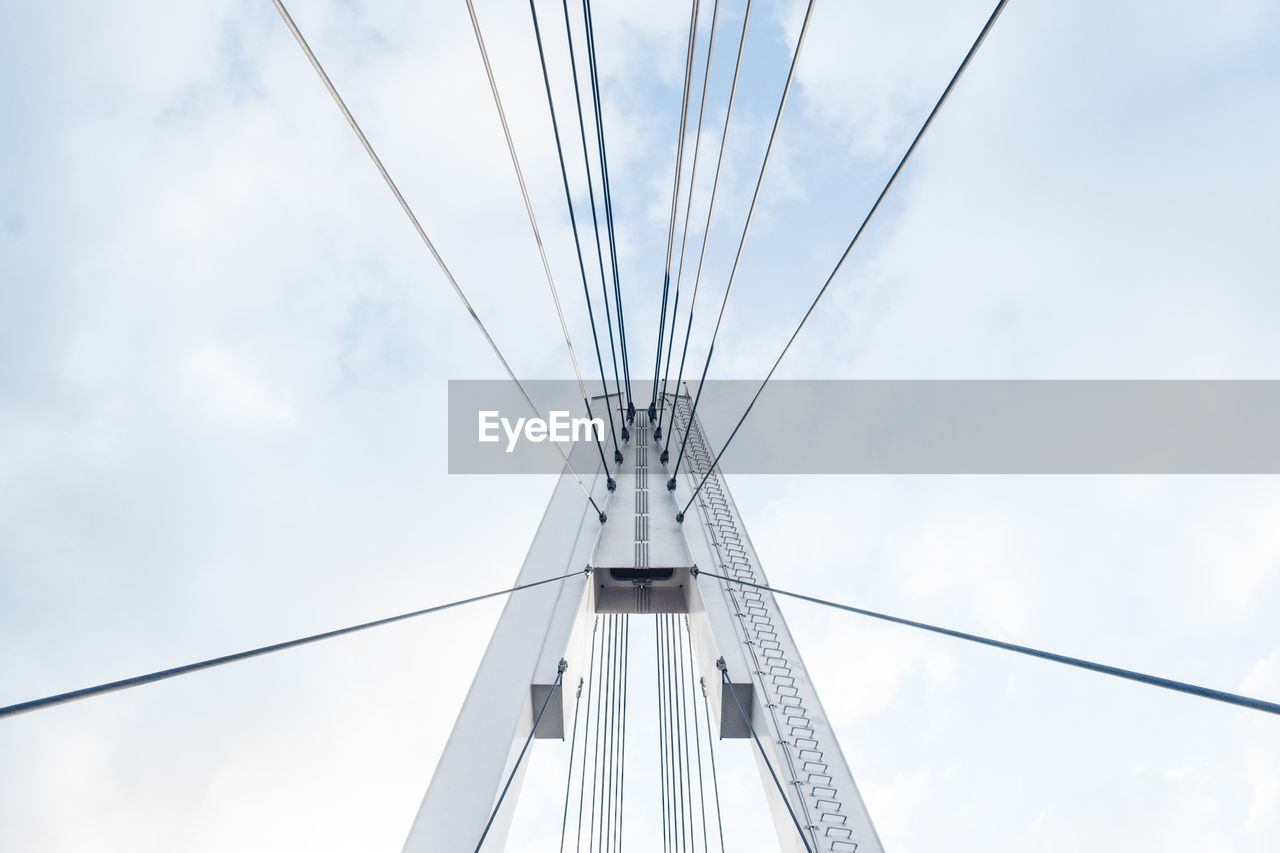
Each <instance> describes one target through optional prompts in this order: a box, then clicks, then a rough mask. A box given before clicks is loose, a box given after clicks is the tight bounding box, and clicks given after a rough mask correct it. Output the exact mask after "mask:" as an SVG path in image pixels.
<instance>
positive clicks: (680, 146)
mask: <svg viewBox="0 0 1280 853" xmlns="http://www.w3.org/2000/svg"><path fill="white" fill-rule="evenodd" d="M699 6H700V3H699V0H693V3H692V4H691V9H690V12H689V48H688V53H687V55H686V57H685V61H684V94H683V96H682V97H681V100H680V134H679V135H678V136H677V137H676V174H675V178H674V180H673V181H672V186H671V224H670V225H668V226H667V260H666V264H665V266H664V267H663V272H662V310H661V312H660V313H659V314H658V348H657V351H656V352H655V353H654V354H653V390H652V391H651V392H650V396H649V399H650V401H651V402H650V403H649V419H650V420H652V419H653V418H654V415H655V413H656V409H655V406H656V405H657V400H658V373H659V369H660V368H661V367H662V335H663V332H664V331H666V328H667V295H668V293H669V292H670V288H671V253H672V250H673V249H674V248H675V242H676V214H677V212H678V211H679V208H680V173H681V171H682V168H683V165H684V139H685V129H686V127H687V126H688V122H689V89H690V87H691V86H692V84H693V54H694V48H695V46H696V45H697V40H698V9H699Z"/></svg>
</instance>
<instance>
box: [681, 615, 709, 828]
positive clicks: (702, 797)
mask: <svg viewBox="0 0 1280 853" xmlns="http://www.w3.org/2000/svg"><path fill="white" fill-rule="evenodd" d="M684 630H685V633H686V634H688V633H689V617H688V616H686V617H685V618H684ZM689 657H690V660H689V683H690V684H691V685H692V684H693V683H694V681H693V679H695V678H697V675H696V673H694V671H693V660H692V658H693V637H692V636H690V637H689ZM693 704H694V705H697V704H698V701H697V696H696V695H695V696H694V698H693ZM693 745H694V751H695V752H696V754H697V756H698V810H699V812H700V814H701V817H702V849H703V850H710V849H711V843H710V842H709V841H708V840H707V792H706V788H705V787H704V786H703V782H702V731H701V727H700V726H699V725H698V709H697V708H694V709H693Z"/></svg>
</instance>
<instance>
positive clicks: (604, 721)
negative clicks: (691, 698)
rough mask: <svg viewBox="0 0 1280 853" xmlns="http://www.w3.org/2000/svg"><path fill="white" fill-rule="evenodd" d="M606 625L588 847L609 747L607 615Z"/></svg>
mask: <svg viewBox="0 0 1280 853" xmlns="http://www.w3.org/2000/svg"><path fill="white" fill-rule="evenodd" d="M604 626H605V639H604V640H603V641H602V645H601V647H600V652H601V657H600V677H601V682H600V692H599V694H597V696H596V712H597V713H596V757H595V765H594V766H593V767H592V769H591V823H590V826H589V830H588V832H587V846H588V847H590V846H591V842H592V840H593V839H594V838H595V835H596V802H597V800H598V799H599V797H597V795H596V794H597V789H599V788H602V787H603V785H604V782H603V780H602V779H601V778H600V768H602V767H603V766H604V764H605V761H606V760H607V752H608V749H609V740H608V734H607V732H608V726H609V702H608V698H607V695H608V693H609V691H610V689H611V684H612V679H610V678H609V677H608V675H607V672H608V668H609V661H611V660H612V655H613V621H612V620H611V619H610V618H609V617H607V616H606V617H605V623H604ZM602 729H603V730H604V731H605V732H606V735H605V739H604V752H601V740H600V732H601V730H602ZM600 822H601V823H603V822H604V812H603V810H602V811H601V813H600ZM597 848H598V845H597Z"/></svg>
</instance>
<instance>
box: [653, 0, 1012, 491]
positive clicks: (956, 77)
mask: <svg viewBox="0 0 1280 853" xmlns="http://www.w3.org/2000/svg"><path fill="white" fill-rule="evenodd" d="M1008 2H1009V0H1000V2H999V3H997V4H996V8H995V10H994V11H992V13H991V17H989V18H988V19H987V23H986V24H985V25H984V26H983V28H982V32H980V33H978V37H977V38H976V39H975V40H974V42H973V45H972V46H971V47H970V48H969V52H968V53H966V54H965V57H964V61H963V62H961V63H960V67H959V68H957V69H956V73H955V74H953V75H952V76H951V81H950V82H949V83H947V87H946V88H945V89H943V90H942V96H941V97H939V98H938V102H937V103H936V104H934V105H933V109H932V110H930V111H929V116H928V118H926V119H925V120H924V124H923V125H921V126H920V130H919V131H918V132H917V133H916V135H915V138H914V139H913V140H911V145H909V146H908V147H907V151H906V153H905V154H903V155H902V159H901V160H899V161H898V166H897V168H895V169H894V170H893V174H892V175H890V176H889V180H888V181H887V182H886V183H885V185H884V189H882V190H880V195H878V196H877V197H876V200H875V204H873V205H871V209H870V210H868V211H867V215H866V216H865V217H863V219H862V224H861V225H859V226H858V230H857V231H856V232H855V233H854V235H853V239H852V240H850V241H849V245H848V246H846V247H845V250H844V254H842V255H841V256H840V260H839V261H837V262H836V265H835V268H834V269H832V270H831V275H829V276H827V280H826V282H824V283H823V285H822V287H821V288H820V289H819V290H818V295H817V296H815V297H814V298H813V302H812V303H811V304H810V305H809V310H808V311H805V312H804V317H802V318H801V319H800V325H798V326H796V330H795V331H794V332H792V333H791V337H790V338H789V339H788V340H787V343H786V345H785V346H784V347H783V348H782V352H780V353H779V354H778V358H777V360H776V361H774V363H773V367H771V368H769V373H768V375H767V376H765V378H764V381H763V382H761V383H760V387H759V388H757V389H756V393H755V395H754V396H753V397H752V398H751V402H750V403H748V404H747V408H746V411H744V412H743V413H742V417H740V418H738V423H737V424H736V425H735V426H734V428H733V432H731V433H729V438H728V439H727V440H726V441H725V443H724V445H723V446H721V448H720V452H719V453H717V454H716V458H715V460H714V461H712V463H711V466H710V467H709V468H707V473H706V474H704V475H703V477H702V481H701V482H699V483H698V487H697V488H696V489H694V490H693V494H692V495H691V496H690V497H689V503H687V504H685V507H684V509H683V510H681V511H680V515H682V516H683V515H684V513H686V512H688V511H689V506H690V505H691V504H692V503H693V499H694V497H696V496H697V494H698V492H699V491H700V490H701V489H702V485H703V483H706V482H707V478H708V477H710V476H711V472H712V471H714V470H715V467H716V463H718V462H719V461H720V457H721V456H723V455H724V452H725V450H726V449H727V448H728V447H729V443H730V442H732V441H733V437H734V436H735V435H737V434H738V430H739V429H741V427H742V424H743V422H744V421H746V419H747V415H749V414H751V408H752V407H753V406H754V405H755V404H756V400H758V399H760V394H761V392H763V391H764V388H765V386H766V385H768V384H769V380H770V379H772V378H773V374H774V372H775V371H776V370H777V369H778V365H779V364H782V359H783V358H785V357H786V355H787V351H788V350H790V349H791V345H792V344H793V343H795V340H796V338H797V337H798V336H799V335H800V330H801V329H803V328H804V325H805V323H807V322H809V317H810V316H811V315H812V314H813V309H815V308H817V307H818V301H819V300H820V299H822V296H823V294H825V293H826V292H827V288H828V287H830V286H831V282H832V281H834V280H835V277H836V275H837V274H838V273H839V272H840V268H841V267H843V266H844V262H845V261H846V260H847V259H848V257H849V253H850V252H852V251H853V247H854V245H855V244H856V243H857V242H858V238H860V237H861V236H862V232H863V231H865V230H866V228H867V224H868V223H870V222H871V217H873V216H875V214H876V211H877V210H879V209H880V203H881V202H883V201H884V198H885V196H886V195H888V193H889V189H890V188H891V187H892V186H893V184H894V182H895V181H896V180H897V179H898V175H900V174H901V173H902V169H903V167H904V166H906V165H907V161H908V160H909V159H911V155H912V153H914V152H915V150H916V146H917V145H919V144H920V140H921V139H922V138H924V134H925V131H927V130H928V129H929V126H930V125H931V124H933V120H934V118H935V117H936V116H937V115H938V111H939V110H941V109H942V105H943V104H945V103H946V102H947V98H949V97H950V96H951V90H952V89H954V88H955V86H956V83H958V82H959V81H960V77H961V76H962V75H963V74H964V72H965V69H967V68H968V67H969V63H970V62H971V61H972V60H973V57H974V55H975V54H977V52H978V48H979V47H981V46H982V43H983V42H984V41H986V38H987V34H988V33H990V32H991V28H992V27H993V26H995V23H996V20H997V19H998V18H999V17H1000V13H1001V12H1003V11H1004V7H1005V4H1007V3H1008ZM714 344H715V338H714V337H713V338H712V345H714ZM707 358H708V361H709V360H710V354H708V356H707ZM703 379H704V380H705V379H706V371H705V370H704V371H703ZM698 393H699V395H701V393H702V388H701V387H699V388H698ZM697 405H698V404H697V401H696V400H695V401H694V409H695V410H696V409H697ZM692 420H693V418H692V416H691V417H690V421H691V422H692ZM683 449H684V446H683V445H681V450H683ZM673 479H674V478H673Z"/></svg>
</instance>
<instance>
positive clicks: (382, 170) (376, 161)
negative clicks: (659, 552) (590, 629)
mask: <svg viewBox="0 0 1280 853" xmlns="http://www.w3.org/2000/svg"><path fill="white" fill-rule="evenodd" d="M271 2H272V3H273V4H274V5H275V7H276V11H278V12H279V13H280V17H281V18H282V19H283V20H284V22H285V25H286V26H287V27H288V28H289V32H291V33H292V34H293V38H294V40H295V41H297V42H298V46H299V47H301V48H302V52H303V53H304V54H306V56H307V60H308V61H309V62H310V63H311V67H312V68H314V69H315V72H316V74H317V75H319V77H320V81H321V82H322V83H324V86H325V88H326V89H328V90H329V94H330V95H331V96H332V97H333V100H334V103H336V104H337V105H338V109H339V110H341V112H342V115H343V117H344V118H346V120H347V124H348V125H350V126H351V130H352V132H354V133H355V135H356V138H357V139H358V140H360V145H361V146H363V148H364V150H365V153H366V154H368V155H369V159H370V160H372V161H373V165H374V166H375V167H376V168H377V170H378V174H380V175H382V179H383V180H384V181H385V182H386V184H387V188H388V189H390V190H391V194H392V195H394V196H395V197H396V201H398V202H399V203H400V208H401V209H402V210H403V211H404V213H405V216H407V217H408V218H409V222H410V224H412V225H413V229H414V230H415V231H417V232H418V236H419V237H420V238H421V239H422V242H423V243H424V244H425V245H426V247H427V251H429V252H430V253H431V257H432V258H434V259H435V262H436V264H437V265H438V266H439V267H440V271H441V272H443V273H444V277H445V278H447V279H448V280H449V284H450V286H452V287H453V292H454V293H456V294H457V296H458V299H460V300H461V301H462V305H463V307H464V308H466V309H467V313H468V314H470V315H471V319H472V320H474V321H475V324H476V327H477V328H479V329H480V334H482V335H484V339H485V341H486V342H487V343H488V344H489V349H491V350H493V354H494V355H496V356H497V357H498V361H500V362H501V363H502V368H503V369H504V370H505V371H506V372H507V376H508V377H510V379H511V381H512V382H514V383H515V386H516V388H517V389H519V391H520V396H521V397H523V398H524V401H525V403H526V404H528V406H529V408H530V409H531V410H532V411H533V414H534V416H535V417H539V418H541V417H542V415H541V413H540V412H539V411H538V407H537V406H535V405H534V404H533V400H531V399H530V398H529V394H528V392H527V391H526V390H525V387H524V385H523V384H521V382H520V380H519V379H518V378H516V374H515V371H514V370H512V369H511V365H510V364H508V363H507V359H506V357H505V356H503V354H502V351H501V350H500V349H498V344H497V343H496V342H495V341H494V340H493V337H492V336H491V335H490V334H489V330H488V329H487V328H485V325H484V323H483V322H482V321H481V320H480V315H479V314H477V313H476V309H475V308H474V307H473V306H472V305H471V300H470V299H468V298H467V295H466V294H465V293H463V292H462V288H461V287H460V286H459V285H458V282H457V279H455V278H454V277H453V273H452V272H450V271H449V267H448V266H446V265H445V262H444V258H442V257H440V253H439V252H437V251H436V247H435V244H434V243H432V242H431V238H430V237H428V236H427V232H426V229H424V228H423V227H422V223H421V222H419V221H418V217H417V215H416V214H415V213H414V212H413V208H411V207H409V202H407V201H406V200H405V197H404V195H403V194H402V193H401V192H400V188H399V187H398V186H396V182H395V181H394V180H392V179H391V173H390V172H388V171H387V167H386V166H384V165H383V164H382V158H381V157H379V156H378V153H377V152H376V151H374V150H373V145H372V144H370V142H369V139H368V137H366V136H365V135H364V131H363V130H361V129H360V125H359V124H358V123H357V122H356V117H355V116H354V115H352V113H351V110H349V109H348V108H347V103H346V101H344V100H342V96H341V95H340V94H338V89H337V87H336V86H334V85H333V81H332V80H330V79H329V74H328V72H326V71H325V70H324V66H322V65H321V64H320V60H319V59H317V58H316V55H315V52H314V51H312V50H311V45H309V44H307V40H306V39H305V38H303V35H302V30H300V29H298V25H297V24H295V23H294V22H293V16H291V15H290V14H289V10H288V9H286V8H285V7H284V3H283V2H281V0H271ZM549 443H550V444H551V445H552V446H554V447H555V450H556V452H557V453H559V454H560V458H562V459H563V460H564V464H565V467H566V468H568V469H569V471H570V473H572V474H573V478H574V479H575V480H577V482H578V488H580V489H582V493H583V494H584V495H586V496H587V500H588V501H590V502H591V506H592V507H594V508H595V511H596V513H597V514H598V515H599V517H600V523H601V524H604V522H605V514H604V511H603V510H601V509H600V506H599V505H598V504H597V503H596V499H595V498H593V497H592V496H591V490H590V489H588V488H587V484H586V483H584V482H583V481H582V477H581V476H579V474H578V472H577V470H576V469H575V468H574V467H573V463H572V462H570V461H569V457H568V456H567V455H566V454H565V452H564V449H563V448H562V447H560V445H559V444H558V443H556V442H554V441H553V442H549Z"/></svg>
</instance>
